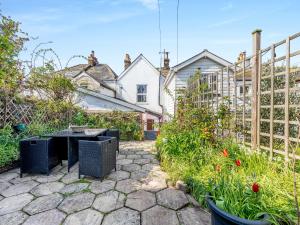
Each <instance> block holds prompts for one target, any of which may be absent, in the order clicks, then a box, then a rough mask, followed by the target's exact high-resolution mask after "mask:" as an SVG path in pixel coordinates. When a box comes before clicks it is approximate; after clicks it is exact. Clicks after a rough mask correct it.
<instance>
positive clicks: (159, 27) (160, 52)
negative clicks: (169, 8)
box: [157, 0, 162, 71]
mask: <svg viewBox="0 0 300 225" xmlns="http://www.w3.org/2000/svg"><path fill="white" fill-rule="evenodd" d="M157 7H158V30H159V55H160V62H159V63H160V64H159V65H160V67H159V68H160V71H161V65H162V50H161V18H160V1H159V0H157Z"/></svg>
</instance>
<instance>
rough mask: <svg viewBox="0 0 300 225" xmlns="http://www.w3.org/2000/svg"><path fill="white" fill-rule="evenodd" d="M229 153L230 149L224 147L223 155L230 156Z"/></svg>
mask: <svg viewBox="0 0 300 225" xmlns="http://www.w3.org/2000/svg"><path fill="white" fill-rule="evenodd" d="M228 155H229V153H228V150H227V149H226V148H224V149H223V156H224V157H228Z"/></svg>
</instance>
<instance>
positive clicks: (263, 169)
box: [156, 108, 300, 225]
mask: <svg viewBox="0 0 300 225" xmlns="http://www.w3.org/2000/svg"><path fill="white" fill-rule="evenodd" d="M180 110H181V108H179V112H178V115H177V117H175V119H173V120H172V121H170V122H168V123H165V124H164V125H163V127H162V129H161V134H160V136H159V137H158V139H157V143H156V145H157V148H158V150H159V157H160V160H161V165H162V167H163V168H164V169H165V170H166V172H168V174H169V175H170V178H171V180H172V181H173V182H176V181H177V180H183V181H184V182H185V183H186V184H187V187H188V190H189V191H190V193H191V194H192V195H193V196H194V197H195V199H197V200H198V202H199V203H200V204H201V205H202V206H204V207H207V203H206V199H205V197H206V195H207V194H208V193H210V198H211V199H212V200H213V202H214V203H215V204H216V206H217V207H218V208H219V209H221V210H223V211H224V212H226V213H228V214H231V215H234V216H236V217H239V218H243V219H248V220H259V219H261V217H262V215H264V214H267V215H268V216H269V221H270V223H272V224H285V225H286V224H296V221H297V208H296V201H295V199H296V197H295V194H294V191H296V192H297V193H300V189H299V183H300V176H299V169H300V167H299V161H298V162H297V163H296V166H294V163H293V162H294V160H292V159H291V160H290V161H289V163H288V164H286V163H285V161H284V158H282V156H280V155H278V156H276V155H274V157H273V158H272V161H271V160H270V156H269V155H268V154H267V153H265V152H259V151H252V150H250V149H248V148H246V147H244V146H243V145H240V144H238V143H237V142H236V141H235V140H234V139H233V138H231V137H217V135H216V129H217V126H218V124H217V122H216V121H218V118H216V117H215V116H214V114H213V113H211V112H209V111H206V109H195V110H192V109H186V110H185V111H184V112H181V111H180ZM294 171H295V173H294ZM294 175H295V180H296V183H297V184H298V186H297V188H296V187H295V186H294ZM296 196H297V195H296ZM297 200H298V202H299V200H300V199H299V196H298V197H297Z"/></svg>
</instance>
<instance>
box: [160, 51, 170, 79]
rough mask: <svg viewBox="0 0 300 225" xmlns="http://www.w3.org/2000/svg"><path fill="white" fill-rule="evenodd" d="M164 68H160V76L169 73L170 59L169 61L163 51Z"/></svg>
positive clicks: (167, 54) (167, 53)
mask: <svg viewBox="0 0 300 225" xmlns="http://www.w3.org/2000/svg"><path fill="white" fill-rule="evenodd" d="M163 53H164V67H163V68H162V75H163V76H167V75H168V73H169V71H170V59H169V52H166V50H164V52H163Z"/></svg>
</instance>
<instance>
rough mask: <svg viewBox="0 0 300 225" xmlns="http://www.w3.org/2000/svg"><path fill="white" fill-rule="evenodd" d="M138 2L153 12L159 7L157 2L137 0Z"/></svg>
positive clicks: (154, 0)
mask: <svg viewBox="0 0 300 225" xmlns="http://www.w3.org/2000/svg"><path fill="white" fill-rule="evenodd" d="M136 1H137V2H139V3H141V4H142V5H143V6H145V7H146V8H148V9H151V10H155V9H157V6H158V5H157V0H136Z"/></svg>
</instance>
